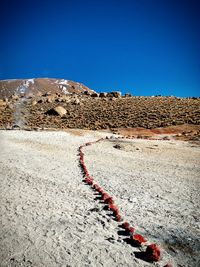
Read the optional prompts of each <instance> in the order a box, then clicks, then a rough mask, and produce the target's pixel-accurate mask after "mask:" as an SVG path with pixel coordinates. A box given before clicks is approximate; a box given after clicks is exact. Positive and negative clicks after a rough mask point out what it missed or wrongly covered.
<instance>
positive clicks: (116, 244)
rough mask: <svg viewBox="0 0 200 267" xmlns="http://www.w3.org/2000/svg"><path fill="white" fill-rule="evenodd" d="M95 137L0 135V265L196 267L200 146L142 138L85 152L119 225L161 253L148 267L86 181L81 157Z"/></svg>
mask: <svg viewBox="0 0 200 267" xmlns="http://www.w3.org/2000/svg"><path fill="white" fill-rule="evenodd" d="M101 136H105V133H100V132H99V133H98V132H92V131H91V132H90V131H85V132H81V131H80V133H78V131H77V132H76V131H75V134H73V131H71V132H55V131H54V132H28V131H1V132H0V146H1V150H0V169H1V175H0V201H1V206H0V222H1V226H0V247H1V251H0V262H1V264H0V266H37V267H40V266H50V267H51V266H53V267H54V266H56V267H57V266H73V267H79V266H81V267H82V266H95V267H96V266H97V267H98V266H106V267H110V266H164V265H165V264H166V263H168V262H170V263H172V264H173V266H190V267H191V266H198V264H199V258H198V251H199V249H200V246H199V241H198V240H199V231H200V222H199V218H200V216H199V215H200V214H199V210H200V198H199V189H200V186H199V173H200V167H199V166H200V147H199V146H198V145H194V144H190V143H187V142H182V141H174V140H171V141H165V142H164V141H148V140H140V139H138V140H130V141H115V140H113V141H108V140H106V141H102V142H100V143H98V144H95V145H93V146H89V147H86V148H85V161H86V164H87V166H88V169H89V171H90V172H91V174H92V175H93V177H94V179H95V180H96V181H98V182H99V183H100V185H102V186H103V187H104V188H105V189H106V190H107V191H108V192H109V193H110V195H112V196H113V197H114V199H115V201H116V203H117V204H118V206H119V207H120V210H121V213H122V215H123V217H124V218H125V219H127V220H128V221H130V222H131V223H132V224H133V225H134V226H135V227H136V229H137V231H138V232H139V233H141V234H143V235H144V236H145V237H146V238H147V239H148V240H149V241H151V242H156V243H157V244H159V245H160V246H161V248H162V260H161V262H159V263H156V264H151V263H147V262H145V261H142V260H141V259H139V258H137V257H136V256H135V254H134V252H138V251H139V249H138V248H135V247H131V246H130V245H129V244H127V243H126V242H125V241H124V239H125V238H126V236H123V235H121V234H122V232H121V230H122V229H121V228H119V227H118V223H117V222H115V221H114V220H113V219H112V218H111V217H109V216H108V211H106V210H104V209H103V205H102V204H101V203H100V202H99V200H98V199H95V198H96V196H95V194H94V192H93V191H92V190H91V189H90V188H89V187H88V186H87V185H85V184H84V183H83V182H82V174H81V171H80V168H79V165H78V151H77V149H78V147H79V146H80V145H81V144H83V143H85V142H88V141H92V140H96V139H97V138H99V137H101ZM115 144H119V145H120V146H119V147H120V149H116V148H114V147H113V146H114V145H115Z"/></svg>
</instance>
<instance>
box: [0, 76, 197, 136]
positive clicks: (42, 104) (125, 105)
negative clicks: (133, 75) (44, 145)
mask: <svg viewBox="0 0 200 267" xmlns="http://www.w3.org/2000/svg"><path fill="white" fill-rule="evenodd" d="M13 82H14V81H11V82H8V83H7V86H11V84H12V83H13ZM20 82H22V80H21V81H18V80H17V81H15V86H17V85H18V86H20V85H19V83H20ZM45 82H47V83H46V85H45ZM23 83H25V84H26V85H27V84H29V86H27V87H26V88H25V89H24V90H25V91H24V92H22V91H21V92H20V91H19V90H17V91H16V90H14V89H12V90H11V89H10V91H9V90H8V91H6V89H5V90H2V89H1V90H0V91H1V93H0V95H1V96H4V97H2V99H1V100H0V127H1V128H13V127H20V128H26V129H37V128H56V129H66V128H71V129H73V128H78V129H89V130H102V129H107V130H111V131H112V132H116V133H117V132H119V133H123V130H121V132H120V130H119V129H123V128H125V129H127V130H126V131H125V132H126V133H127V134H126V135H130V136H131V135H134V133H133V132H132V133H131V132H130V131H132V130H130V129H138V128H139V129H155V128H160V127H162V128H163V127H174V126H176V127H177V126H180V125H184V124H186V125H191V126H194V125H195V126H196V128H194V129H191V128H190V129H189V130H188V129H186V130H184V129H183V130H180V131H178V132H177V131H176V133H177V138H179V139H182V138H186V137H187V136H192V138H194V137H195V138H196V139H198V138H199V125H200V98H178V97H173V96H172V97H162V96H158V97H133V96H129V95H128V96H121V94H120V93H119V92H113V93H107V94H106V93H100V94H97V93H95V92H94V91H92V90H90V89H89V88H87V87H85V86H83V85H80V84H74V85H73V82H70V81H66V80H55V79H48V80H47V81H45V79H34V82H33V83H32V82H31V81H30V80H26V81H25V82H23ZM42 83H44V88H43V89H42V86H41V87H40V89H37V88H36V87H34V88H33V87H32V86H36V85H37V84H40V85H41V84H42ZM61 83H63V84H65V85H66V84H67V86H69V85H70V87H65V89H66V88H67V89H66V90H68V91H66V90H64V89H62V88H61V87H58V88H57V89H55V87H53V86H54V85H55V84H57V85H59V86H61ZM48 84H51V86H50V85H48ZM10 88H11V87H10ZM12 88H13V87H12ZM18 88H19V87H18ZM38 88H39V87H38ZM74 88H75V89H74ZM7 89H8V88H7ZM63 90H64V91H63ZM70 90H71V91H70ZM5 92H6V93H5ZM9 94H12V95H9ZM5 96H7V97H5ZM127 131H129V132H127ZM170 131H172V133H173V130H172V128H171V129H170ZM125 132H124V133H125ZM180 133H181V135H180ZM182 133H183V134H182ZM140 134H141V133H138V135H140ZM151 134H152V133H151ZM142 135H145V134H144V133H143V134H142ZM147 135H148V134H147ZM178 135H179V136H178ZM186 139H188V138H186Z"/></svg>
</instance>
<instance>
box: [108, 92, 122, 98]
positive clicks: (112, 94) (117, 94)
mask: <svg viewBox="0 0 200 267" xmlns="http://www.w3.org/2000/svg"><path fill="white" fill-rule="evenodd" d="M107 96H109V97H116V98H119V97H121V96H122V94H121V92H119V91H114V92H110V93H108V94H107Z"/></svg>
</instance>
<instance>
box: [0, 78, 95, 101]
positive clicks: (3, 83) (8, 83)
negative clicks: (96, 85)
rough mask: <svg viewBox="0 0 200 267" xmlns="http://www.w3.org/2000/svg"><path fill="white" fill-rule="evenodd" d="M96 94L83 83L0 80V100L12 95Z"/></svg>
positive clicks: (47, 80)
mask: <svg viewBox="0 0 200 267" xmlns="http://www.w3.org/2000/svg"><path fill="white" fill-rule="evenodd" d="M85 91H88V92H90V93H92V92H95V91H94V90H92V89H90V88H89V87H87V86H85V85H84V84H82V83H79V82H75V81H71V80H66V79H58V78H30V79H7V80H0V98H9V97H11V96H12V95H14V94H16V95H25V96H26V97H29V96H40V95H42V94H45V93H50V94H55V93H58V94H64V95H66V94H82V93H84V92H85Z"/></svg>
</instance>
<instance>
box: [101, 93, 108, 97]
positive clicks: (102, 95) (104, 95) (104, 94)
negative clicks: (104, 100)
mask: <svg viewBox="0 0 200 267" xmlns="http://www.w3.org/2000/svg"><path fill="white" fill-rule="evenodd" d="M106 96H107V93H100V94H99V97H106Z"/></svg>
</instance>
